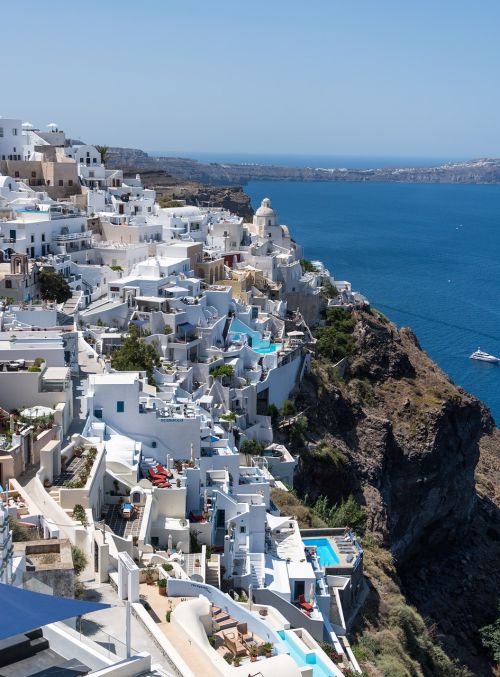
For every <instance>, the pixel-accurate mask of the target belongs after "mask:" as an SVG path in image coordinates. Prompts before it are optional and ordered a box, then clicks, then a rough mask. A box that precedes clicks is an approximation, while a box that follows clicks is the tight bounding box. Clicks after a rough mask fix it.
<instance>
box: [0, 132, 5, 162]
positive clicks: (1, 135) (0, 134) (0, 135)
mask: <svg viewBox="0 0 500 677" xmlns="http://www.w3.org/2000/svg"><path fill="white" fill-rule="evenodd" d="M0 139H3V127H0ZM4 160H5V158H4Z"/></svg>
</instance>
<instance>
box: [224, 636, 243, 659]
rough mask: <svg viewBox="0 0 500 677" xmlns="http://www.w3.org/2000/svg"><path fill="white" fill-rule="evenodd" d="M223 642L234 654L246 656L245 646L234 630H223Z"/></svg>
mask: <svg viewBox="0 0 500 677" xmlns="http://www.w3.org/2000/svg"><path fill="white" fill-rule="evenodd" d="M222 636H223V637H224V644H225V645H226V646H227V648H228V649H229V651H231V653H233V654H234V655H235V656H246V655H247V648H246V646H245V645H244V644H243V643H242V642H241V641H240V639H239V638H238V636H237V635H236V634H235V633H234V632H223V633H222Z"/></svg>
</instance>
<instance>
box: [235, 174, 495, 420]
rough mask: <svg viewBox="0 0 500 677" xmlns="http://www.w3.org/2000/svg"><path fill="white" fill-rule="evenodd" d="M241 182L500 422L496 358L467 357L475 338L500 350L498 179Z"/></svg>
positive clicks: (308, 250)
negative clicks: (436, 182) (466, 182)
mask: <svg viewBox="0 0 500 677" xmlns="http://www.w3.org/2000/svg"><path fill="white" fill-rule="evenodd" d="M405 164H406V163H405ZM351 166H357V165H356V163H355V161H354V162H353V163H352V165H351ZM368 166H381V165H377V164H375V163H374V162H373V161H372V163H371V164H370V165H368ZM245 190H246V191H247V192H248V194H249V195H250V196H251V198H252V203H253V205H254V207H257V206H258V205H259V204H260V201H261V200H262V198H264V197H270V198H271V200H272V204H273V207H275V208H276V209H277V211H278V214H279V217H280V221H281V223H284V224H287V225H288V226H289V227H290V228H291V232H292V234H293V236H294V238H295V239H296V240H297V241H298V242H300V243H301V244H303V245H304V246H305V255H306V257H307V258H309V259H320V260H322V261H323V262H324V263H325V264H326V266H327V267H328V268H329V269H330V272H331V273H332V274H333V275H334V276H335V278H337V279H339V280H350V281H351V282H352V285H353V288H354V289H356V290H359V291H361V292H362V293H363V294H365V295H366V296H367V297H368V298H369V300H370V302H371V303H372V305H373V306H375V307H377V308H379V309H380V310H381V311H382V312H384V313H385V314H386V315H388V316H389V317H390V318H391V319H392V320H393V321H394V322H396V323H397V324H398V325H399V326H410V327H412V329H413V330H414V331H415V332H416V334H417V336H418V338H419V341H420V343H421V345H422V347H423V348H424V349H425V350H426V351H427V352H428V353H429V355H430V356H431V357H432V358H433V359H434V360H435V361H436V362H437V363H438V364H439V365H440V367H441V368H442V369H443V370H444V371H445V372H447V373H448V374H449V375H450V376H451V378H452V379H453V380H454V381H455V383H457V384H459V385H461V386H463V387H464V388H465V389H466V390H468V391H469V392H471V393H472V394H474V395H476V396H477V397H479V398H480V399H481V400H483V401H484V402H485V403H486V404H487V405H488V406H489V407H490V409H491V411H492V413H493V415H494V417H495V419H496V421H497V422H498V421H500V388H499V385H500V366H496V365H490V364H485V363H480V362H474V361H472V360H470V359H469V355H470V354H471V353H472V352H473V351H474V350H476V349H477V348H478V347H479V346H480V347H481V349H483V350H486V351H487V352H489V353H493V354H495V355H497V356H500V333H499V328H500V293H499V292H500V285H499V280H500V186H486V185H463V186H460V185H424V184H375V183H320V182H313V183H308V182H265V181H254V182H251V183H249V184H247V186H246V187H245Z"/></svg>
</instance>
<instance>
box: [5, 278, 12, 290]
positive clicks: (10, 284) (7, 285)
mask: <svg viewBox="0 0 500 677" xmlns="http://www.w3.org/2000/svg"><path fill="white" fill-rule="evenodd" d="M5 289H12V280H5Z"/></svg>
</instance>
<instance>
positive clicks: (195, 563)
mask: <svg viewBox="0 0 500 677" xmlns="http://www.w3.org/2000/svg"><path fill="white" fill-rule="evenodd" d="M194 565H195V567H199V566H201V562H200V560H199V559H198V558H196V559H195V560H194Z"/></svg>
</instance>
